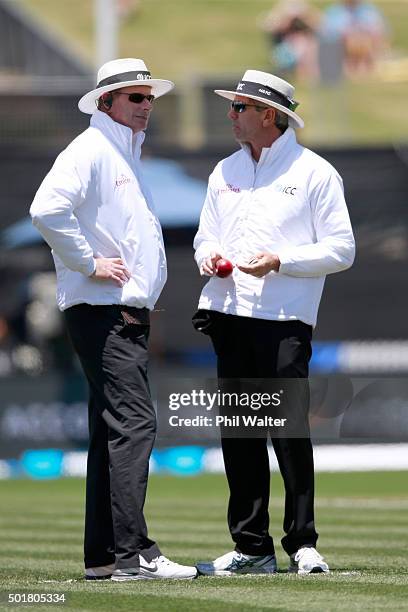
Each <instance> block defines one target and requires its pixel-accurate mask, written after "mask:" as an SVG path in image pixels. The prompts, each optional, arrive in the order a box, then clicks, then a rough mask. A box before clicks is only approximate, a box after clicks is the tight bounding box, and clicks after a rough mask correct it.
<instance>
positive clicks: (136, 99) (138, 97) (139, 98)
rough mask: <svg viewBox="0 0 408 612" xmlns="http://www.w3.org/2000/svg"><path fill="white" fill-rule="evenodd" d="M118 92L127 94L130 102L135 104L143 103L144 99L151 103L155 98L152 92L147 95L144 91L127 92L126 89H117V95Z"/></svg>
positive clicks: (123, 94)
mask: <svg viewBox="0 0 408 612" xmlns="http://www.w3.org/2000/svg"><path fill="white" fill-rule="evenodd" d="M117 94H120V95H122V96H127V97H128V100H129V102H133V103H134V104H141V103H142V102H143V100H148V101H149V102H150V103H152V102H153V100H154V96H152V95H150V94H149V95H148V96H145V95H144V94H142V93H126V92H125V91H117V92H116V95H117Z"/></svg>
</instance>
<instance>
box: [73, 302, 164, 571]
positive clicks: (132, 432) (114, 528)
mask: <svg viewBox="0 0 408 612" xmlns="http://www.w3.org/2000/svg"><path fill="white" fill-rule="evenodd" d="M124 315H125V316H124ZM65 317H66V322H67V326H68V331H69V335H70V337H71V340H72V343H73V345H74V348H75V350H76V352H77V354H78V356H79V359H80V361H81V364H82V368H83V370H84V373H85V375H86V377H87V379H88V383H89V392H90V397H89V412H88V414H89V452H88V464H87V480H86V513H85V544H84V558H85V567H86V568H88V567H98V566H100V565H107V564H111V563H115V565H116V567H117V568H121V569H125V568H131V567H132V568H133V567H135V568H137V567H139V553H141V554H142V555H143V556H144V557H145V558H146V560H147V561H151V560H152V559H153V558H154V557H156V556H157V555H159V554H160V551H159V549H158V547H157V545H156V544H155V542H153V541H152V540H150V539H149V538H148V535H147V527H146V522H145V518H144V515H143V506H144V502H145V496H146V487H147V479H148V468H149V458H150V454H151V451H152V447H153V443H154V439H155V434H156V416H155V412H154V407H153V404H152V401H151V397H150V391H149V384H148V379H147V339H148V334H149V325H148V324H146V320H147V317H146V311H144V310H138V309H136V308H129V307H121V306H115V305H112V306H90V305H88V304H80V305H78V306H73V307H71V308H68V309H67V310H66V311H65Z"/></svg>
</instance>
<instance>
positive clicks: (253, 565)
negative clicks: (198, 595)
mask: <svg viewBox="0 0 408 612" xmlns="http://www.w3.org/2000/svg"><path fill="white" fill-rule="evenodd" d="M197 569H198V571H199V573H200V574H204V576H233V575H235V574H274V573H275V572H276V570H277V565H276V557H275V555H261V556H256V555H244V554H243V553H240V552H237V551H236V550H233V551H232V552H229V553H226V554H225V555H222V557H218V559H215V561H211V562H210V563H197Z"/></svg>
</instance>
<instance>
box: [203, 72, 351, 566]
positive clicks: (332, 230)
mask: <svg viewBox="0 0 408 612" xmlns="http://www.w3.org/2000/svg"><path fill="white" fill-rule="evenodd" d="M215 93H217V94H219V95H220V96H223V97H224V98H227V99H229V100H231V108H230V110H229V113H228V117H229V119H230V120H231V122H232V130H233V133H234V135H235V138H236V140H237V141H238V142H239V143H240V145H241V149H240V150H239V151H237V152H236V153H234V154H233V155H231V156H230V157H228V158H226V159H224V160H223V161H221V162H220V163H219V164H218V165H217V166H216V168H215V170H214V172H213V173H212V175H211V176H210V179H209V185H208V192H207V198H206V201H205V204H204V207H203V211H202V214H201V219H200V226H199V230H198V233H197V235H196V237H195V241H194V246H195V249H196V252H195V258H196V261H197V264H198V266H199V268H200V271H201V273H202V274H204V275H208V276H211V279H210V280H209V282H208V283H207V284H206V285H205V287H204V289H203V291H202V294H201V297H200V301H199V311H198V313H197V314H196V315H195V317H194V319H195V326H196V328H197V329H199V330H200V331H203V332H204V333H208V334H209V335H210V337H211V340H212V342H213V344H214V348H215V352H216V354H217V363H218V376H219V378H220V379H239V378H246V379H250V378H252V379H257V380H259V379H264V380H265V379H266V380H268V379H269V380H270V379H277V378H281V379H282V378H289V379H298V383H299V384H300V382H301V381H299V378H307V377H308V364H309V359H310V356H311V339H312V330H313V328H314V326H315V325H316V318H317V311H318V307H319V302H320V298H321V294H322V290H323V285H324V280H325V276H326V274H329V273H332V272H339V271H341V270H345V269H346V268H348V267H349V266H351V264H352V263H353V259H354V239H353V233H352V229H351V225H350V220H349V215H348V212H347V208H346V204H345V201H344V195H343V187H342V180H341V178H340V176H339V175H338V173H337V172H336V170H335V169H334V168H333V167H332V166H331V165H330V164H329V163H328V162H327V161H325V160H324V159H322V158H321V157H319V156H318V155H316V154H315V153H313V152H312V151H310V150H308V149H306V148H304V147H302V146H301V145H299V144H298V143H297V140H296V132H295V128H302V127H303V121H302V119H301V118H300V117H299V116H298V115H297V114H296V112H295V109H296V106H297V103H296V102H295V101H294V100H293V95H294V88H293V87H292V86H291V85H290V84H289V83H287V82H286V81H283V80H282V79H279V78H277V77H275V76H273V75H271V74H268V73H265V72H260V71H257V70H247V71H246V72H245V74H244V76H243V78H242V80H241V81H240V83H239V84H238V86H237V89H236V91H227V90H216V92H215ZM221 257H222V258H227V259H229V260H230V261H231V262H232V263H233V264H234V266H235V267H234V270H233V273H232V275H231V276H228V277H227V278H219V277H217V276H215V271H216V264H217V261H218V260H219V259H220V258H221ZM298 383H296V384H295V387H296V386H297V385H298ZM292 387H293V386H292ZM303 388H305V385H303ZM299 398H300V399H301V400H302V401H301V402H300V404H301V405H300V413H298V414H299V415H300V417H301V419H300V421H299V423H301V422H302V421H303V422H304V423H305V424H306V429H304V428H303V429H302V430H300V431H299V432H298V434H297V436H296V432H293V430H292V437H287V438H285V437H284V433H283V434H281V437H276V436H273V434H272V443H273V447H274V451H275V454H276V457H277V460H278V463H279V467H280V470H281V473H282V477H283V480H284V483H285V490H286V502H285V517H284V524H283V527H284V531H285V536H284V538H283V540H282V545H283V548H284V550H285V551H286V552H287V553H288V555H289V556H290V565H289V571H293V572H298V573H309V572H327V571H328V570H329V568H328V565H327V563H326V562H325V561H324V560H323V558H322V556H321V555H320V554H319V553H318V552H317V551H316V549H315V546H316V541H317V533H316V530H315V524H314V511H313V507H314V469H313V450H312V445H311V442H310V439H309V437H308V427H307V411H308V394H307V389H306V393H305V394H304V396H302V395H299ZM299 398H298V399H299ZM302 398H303V399H302ZM291 407H292V404H291V405H290V406H289V410H288V412H287V413H285V414H284V416H285V417H288V422H289V423H290V421H291V418H292V417H293V414H292V413H291ZM298 408H299V406H298ZM298 408H297V409H298ZM295 425H296V423H295ZM226 432H227V428H225V429H224V431H223V433H222V449H223V454H224V462H225V469H226V474H227V478H228V484H229V488H230V501H229V507H228V522H229V528H230V532H231V536H232V539H233V540H234V542H235V544H236V546H235V550H234V551H231V552H228V553H226V554H224V555H222V556H221V557H219V558H217V559H215V560H214V561H213V562H210V563H201V564H198V569H199V571H200V572H201V573H203V574H216V575H230V574H235V573H252V572H254V573H273V572H275V571H276V558H275V549H274V543H273V539H272V537H271V536H270V534H269V530H268V527H269V514H268V504H269V484H270V483H269V481H270V473H269V461H268V452H267V439H266V438H265V437H264V438H256V437H255V438H245V437H244V438H239V437H237V438H235V439H234V438H233V437H229V436H227V435H226ZM302 432H303V433H304V432H306V435H303V433H302Z"/></svg>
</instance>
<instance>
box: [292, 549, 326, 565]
mask: <svg viewBox="0 0 408 612" xmlns="http://www.w3.org/2000/svg"><path fill="white" fill-rule="evenodd" d="M300 559H302V561H303V560H305V561H314V562H315V561H322V560H323V557H322V556H321V555H319V553H318V552H317V550H316V549H315V548H310V547H309V548H301V549H300V550H298V552H297V553H296V555H295V561H297V562H299V561H300Z"/></svg>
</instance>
